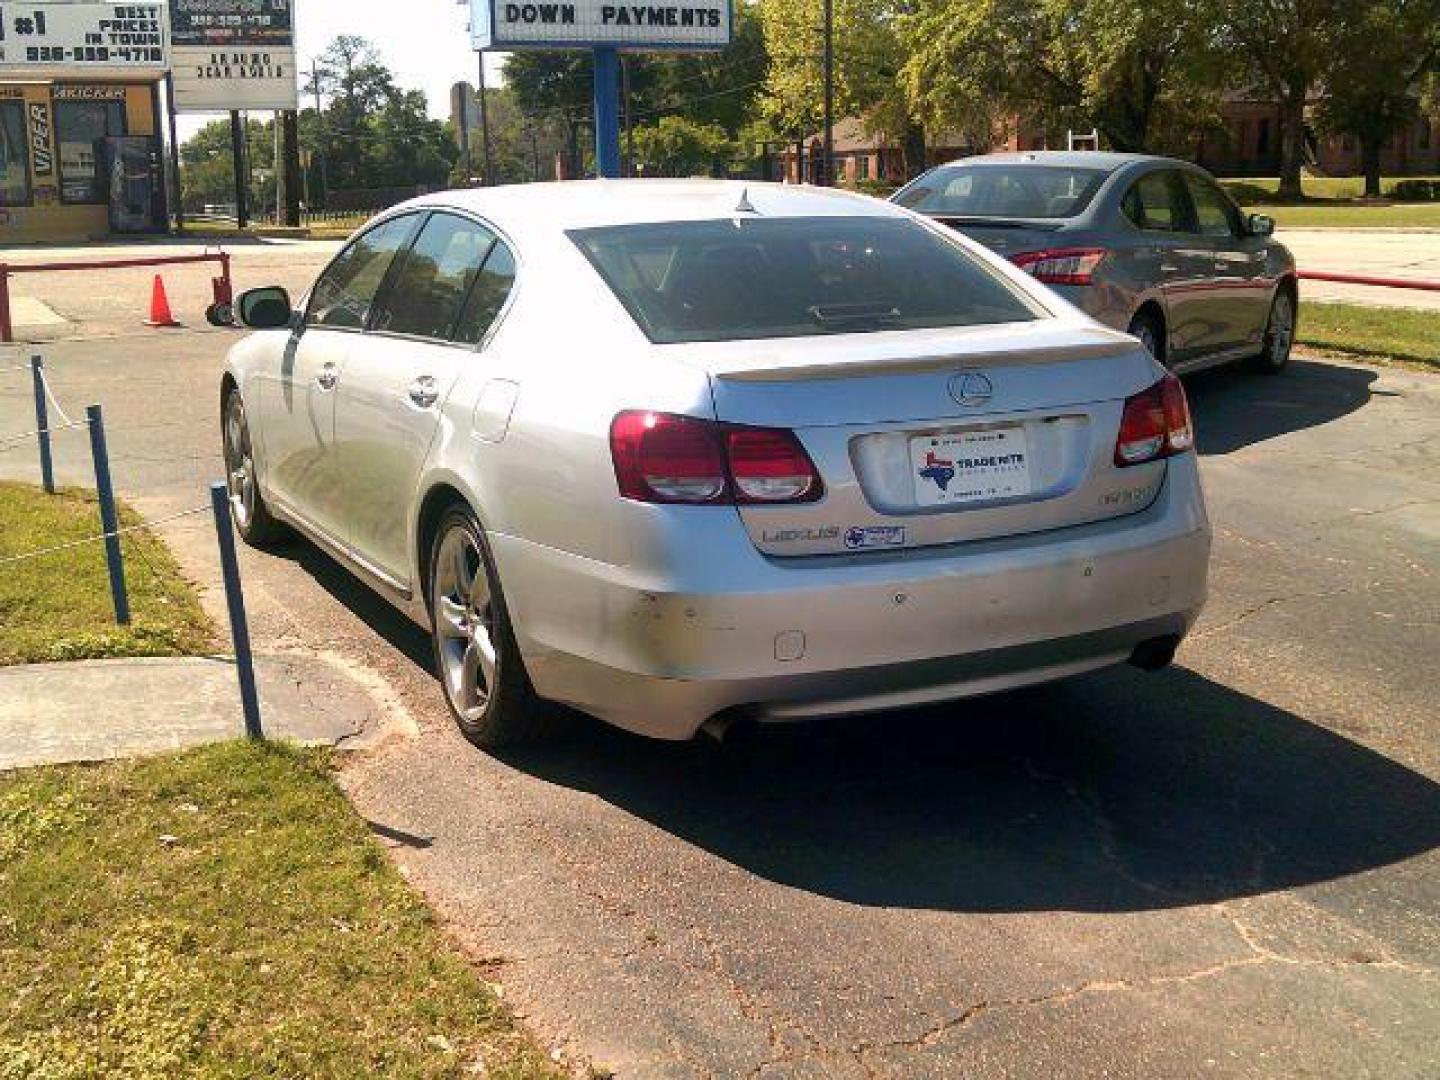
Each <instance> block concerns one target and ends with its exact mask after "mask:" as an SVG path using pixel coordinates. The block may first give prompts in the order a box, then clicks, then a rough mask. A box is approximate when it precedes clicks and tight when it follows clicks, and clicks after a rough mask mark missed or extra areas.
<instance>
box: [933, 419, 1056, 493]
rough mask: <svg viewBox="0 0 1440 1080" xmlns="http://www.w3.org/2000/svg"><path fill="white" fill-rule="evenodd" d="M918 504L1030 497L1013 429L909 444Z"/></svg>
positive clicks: (1026, 459)
mask: <svg viewBox="0 0 1440 1080" xmlns="http://www.w3.org/2000/svg"><path fill="white" fill-rule="evenodd" d="M910 465H911V470H912V478H913V480H914V482H915V502H916V503H917V504H919V505H920V506H948V505H952V504H957V503H978V502H993V501H995V500H997V499H1014V498H1018V497H1020V496H1022V495H1029V494H1030V490H1031V489H1030V452H1029V447H1028V446H1027V445H1026V442H1025V429H1024V428H1023V427H1020V426H1019V425H1013V426H1011V427H997V428H986V429H985V430H983V431H961V432H956V433H955V434H951V435H919V436H916V437H915V438H912V439H911V440H910Z"/></svg>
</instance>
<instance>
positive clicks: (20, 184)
mask: <svg viewBox="0 0 1440 1080" xmlns="http://www.w3.org/2000/svg"><path fill="white" fill-rule="evenodd" d="M29 205H30V153H29V150H28V144H27V141H26V139H25V103H24V102H23V101H0V206H29Z"/></svg>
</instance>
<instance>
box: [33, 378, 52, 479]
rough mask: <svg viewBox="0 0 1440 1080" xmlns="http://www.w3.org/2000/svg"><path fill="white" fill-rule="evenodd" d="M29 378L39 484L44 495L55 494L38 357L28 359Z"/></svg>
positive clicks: (46, 411)
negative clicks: (33, 390)
mask: <svg viewBox="0 0 1440 1080" xmlns="http://www.w3.org/2000/svg"><path fill="white" fill-rule="evenodd" d="M30 378H31V379H32V380H33V381H34V383H35V427H36V429H37V430H38V431H39V433H40V434H39V435H38V436H36V437H37V438H38V439H39V440H40V483H41V484H43V485H44V487H45V494H47V495H54V494H55V466H54V463H53V462H52V461H51V460H50V410H49V409H48V408H47V407H46V405H45V361H44V359H43V358H41V357H40V356H32V357H31V358H30Z"/></svg>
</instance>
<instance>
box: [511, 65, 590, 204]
mask: <svg viewBox="0 0 1440 1080" xmlns="http://www.w3.org/2000/svg"><path fill="white" fill-rule="evenodd" d="M593 72H594V65H593V64H592V63H591V60H590V56H589V54H588V53H571V52H517V53H511V54H510V57H509V59H507V60H506V61H505V85H506V86H507V87H508V88H509V89H510V91H511V93H512V94H513V95H514V98H515V102H516V104H517V105H518V106H519V107H520V109H521V111H522V112H523V113H525V114H526V115H527V116H528V117H530V118H531V120H532V122H533V121H541V122H544V123H547V124H552V125H554V126H555V127H556V128H558V129H559V130H560V131H561V133H562V138H563V140H564V144H565V149H564V159H565V160H564V164H565V175H566V176H567V177H578V176H582V175H584V157H583V150H582V147H581V136H582V134H583V133H584V132H585V131H586V130H587V129H588V128H589V127H590V124H591V117H592V113H593V109H594V106H593V98H594V81H593Z"/></svg>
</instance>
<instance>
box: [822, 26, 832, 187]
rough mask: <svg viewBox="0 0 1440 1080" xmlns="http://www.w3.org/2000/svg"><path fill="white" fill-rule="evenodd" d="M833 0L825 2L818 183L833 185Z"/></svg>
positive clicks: (827, 185)
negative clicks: (821, 151)
mask: <svg viewBox="0 0 1440 1080" xmlns="http://www.w3.org/2000/svg"><path fill="white" fill-rule="evenodd" d="M834 170H835V0H825V161H824V163H823V164H822V165H821V166H820V183H821V184H824V185H825V186H826V187H831V186H833V185H834V183H835V177H834V175H833V174H834Z"/></svg>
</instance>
